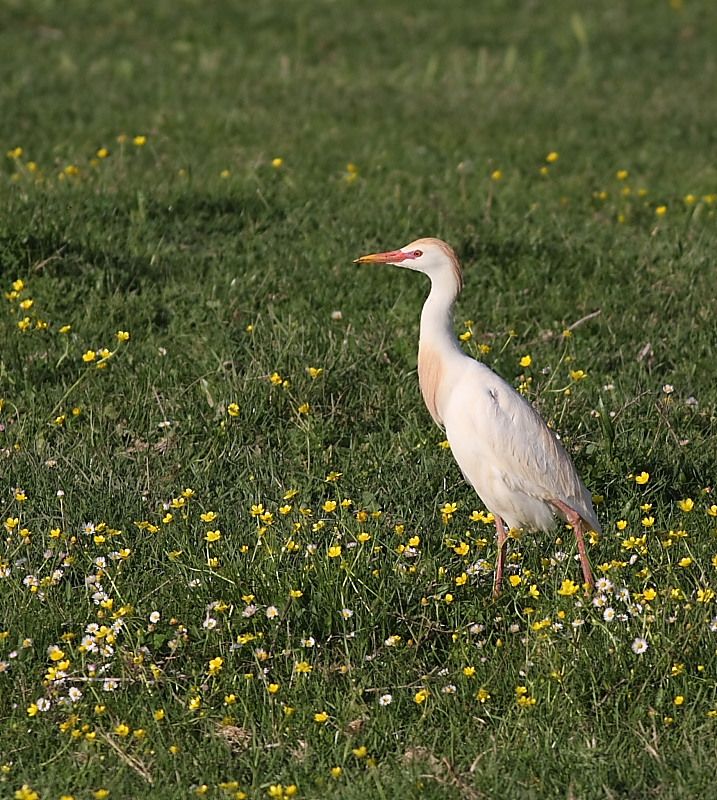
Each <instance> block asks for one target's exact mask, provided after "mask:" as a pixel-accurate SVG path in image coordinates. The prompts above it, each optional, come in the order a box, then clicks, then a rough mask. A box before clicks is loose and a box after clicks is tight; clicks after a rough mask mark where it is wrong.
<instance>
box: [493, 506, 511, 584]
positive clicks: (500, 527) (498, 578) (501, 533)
mask: <svg viewBox="0 0 717 800" xmlns="http://www.w3.org/2000/svg"><path fill="white" fill-rule="evenodd" d="M495 531H496V534H497V539H498V557H497V558H496V562H495V576H494V578H493V597H498V595H499V594H500V588H501V584H502V583H503V563H504V561H505V542H506V540H507V538H508V534H507V532H506V530H505V524H504V523H503V520H502V519H501V518H500V517H496V518H495Z"/></svg>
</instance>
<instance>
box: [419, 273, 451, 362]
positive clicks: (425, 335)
mask: <svg viewBox="0 0 717 800" xmlns="http://www.w3.org/2000/svg"><path fill="white" fill-rule="evenodd" d="M451 277H452V276H451ZM458 292H459V286H458V283H457V281H455V280H452V279H451V278H449V277H448V276H445V275H443V276H441V279H439V280H431V291H430V293H429V295H428V297H427V298H426V302H425V303H424V304H423V311H422V312H421V338H420V346H421V347H422V348H423V347H428V348H430V349H431V350H434V351H436V352H437V353H438V354H440V355H444V354H446V355H447V354H449V353H452V352H454V351H459V352H460V346H459V344H458V341H457V340H456V337H455V334H454V333H453V304H454V303H455V301H456V297H457V296H458Z"/></svg>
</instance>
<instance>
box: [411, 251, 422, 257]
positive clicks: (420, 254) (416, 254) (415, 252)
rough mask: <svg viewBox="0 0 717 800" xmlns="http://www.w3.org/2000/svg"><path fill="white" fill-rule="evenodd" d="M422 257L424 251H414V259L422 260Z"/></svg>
mask: <svg viewBox="0 0 717 800" xmlns="http://www.w3.org/2000/svg"><path fill="white" fill-rule="evenodd" d="M422 255H423V250H414V251H413V257H414V258H420V257H421V256H422Z"/></svg>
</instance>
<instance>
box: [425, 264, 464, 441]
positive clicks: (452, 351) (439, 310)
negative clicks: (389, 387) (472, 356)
mask: <svg viewBox="0 0 717 800" xmlns="http://www.w3.org/2000/svg"><path fill="white" fill-rule="evenodd" d="M459 290H460V287H459V284H458V282H457V281H450V280H446V279H444V280H431V291H430V294H429V295H428V297H427V298H426V302H425V303H424V304H423V311H422V312H421V337H420V340H419V345H418V382H419V384H420V386H421V394H422V395H423V399H424V401H425V403H426V407H427V408H428V411H429V413H430V414H431V416H432V417H433V420H434V421H435V422H436V423H437V424H438V425H441V426H443V411H442V408H443V405H444V402H445V401H446V397H447V392H448V391H449V389H450V382H447V381H446V378H447V373H448V371H449V369H450V366H451V363H455V362H454V358H455V357H456V356H457V357H458V358H461V357H463V351H462V350H461V349H460V346H459V344H458V341H457V340H456V337H455V335H454V333H453V304H454V303H455V300H456V297H457V295H458V292H459Z"/></svg>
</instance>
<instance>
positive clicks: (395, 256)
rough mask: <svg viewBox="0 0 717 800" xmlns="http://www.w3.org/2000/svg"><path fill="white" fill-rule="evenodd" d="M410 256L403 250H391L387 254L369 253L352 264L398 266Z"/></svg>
mask: <svg viewBox="0 0 717 800" xmlns="http://www.w3.org/2000/svg"><path fill="white" fill-rule="evenodd" d="M410 257H411V256H410V255H409V254H407V253H404V252H403V250H391V251H389V252H388V253H370V254H369V255H367V256H361V257H360V258H355V259H354V264H398V263H400V262H401V261H405V260H406V259H407V258H410Z"/></svg>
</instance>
